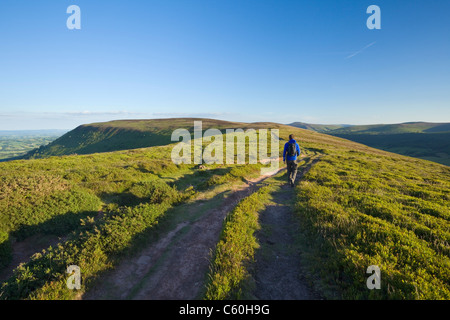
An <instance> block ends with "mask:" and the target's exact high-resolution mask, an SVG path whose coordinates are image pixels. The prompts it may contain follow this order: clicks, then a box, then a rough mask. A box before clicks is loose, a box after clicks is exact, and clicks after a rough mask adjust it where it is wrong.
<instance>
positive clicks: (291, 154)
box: [283, 134, 300, 187]
mask: <svg viewBox="0 0 450 320" xmlns="http://www.w3.org/2000/svg"><path fill="white" fill-rule="evenodd" d="M298 156H300V146H299V145H298V143H297V141H295V137H294V135H293V134H291V135H289V142H287V143H286V144H285V145H284V151H283V162H284V163H286V165H287V173H288V183H289V184H290V185H291V187H293V186H294V183H295V178H296V177H297V162H296V160H297V157H298Z"/></svg>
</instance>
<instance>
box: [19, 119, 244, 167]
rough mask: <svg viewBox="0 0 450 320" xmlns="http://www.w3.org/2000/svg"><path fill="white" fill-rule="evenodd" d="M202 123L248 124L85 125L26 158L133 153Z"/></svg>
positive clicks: (149, 122) (141, 122)
mask: <svg viewBox="0 0 450 320" xmlns="http://www.w3.org/2000/svg"><path fill="white" fill-rule="evenodd" d="M197 120H201V121H202V122H203V126H204V127H205V128H210V127H214V128H218V129H227V128H246V127H248V124H243V123H237V122H226V121H220V120H211V119H194V118H193V119H154V120H117V121H110V122H102V123H93V124H88V125H82V126H79V127H78V128H76V129H74V130H72V131H70V132H68V133H66V134H65V135H63V136H62V137H60V138H59V139H57V140H55V141H54V142H52V143H50V144H49V145H47V146H43V147H41V148H38V149H36V150H33V151H31V152H30V153H28V154H27V155H26V156H25V158H26V159H30V158H31V159H36V158H46V157H50V156H62V155H71V154H90V153H99V152H110V151H117V150H129V149H137V148H145V147H152V146H161V145H167V144H170V143H172V142H171V135H172V132H173V131H174V130H175V129H178V128H186V129H188V130H190V132H193V130H194V121H197Z"/></svg>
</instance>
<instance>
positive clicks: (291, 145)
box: [287, 142, 297, 157]
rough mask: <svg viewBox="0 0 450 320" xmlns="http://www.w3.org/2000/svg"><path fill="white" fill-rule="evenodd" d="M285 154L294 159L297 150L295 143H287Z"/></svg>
mask: <svg viewBox="0 0 450 320" xmlns="http://www.w3.org/2000/svg"><path fill="white" fill-rule="evenodd" d="M287 154H288V156H290V157H295V156H296V155H297V148H296V144H295V142H294V143H291V142H289V145H288V150H287Z"/></svg>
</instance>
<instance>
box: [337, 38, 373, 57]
mask: <svg viewBox="0 0 450 320" xmlns="http://www.w3.org/2000/svg"><path fill="white" fill-rule="evenodd" d="M375 43H376V41H374V42H372V43H369V44H368V45H367V46H365V47H364V48H362V49H361V50H358V51H356V52H355V53H352V54H351V55H349V56H348V57H347V58H345V59H350V58H353V57H354V56H356V55H358V54H360V53H361V52H363V51H364V50H366V49H367V48H369V47H371V46H373V45H374V44H375Z"/></svg>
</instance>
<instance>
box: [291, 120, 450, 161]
mask: <svg viewBox="0 0 450 320" xmlns="http://www.w3.org/2000/svg"><path fill="white" fill-rule="evenodd" d="M291 125H292V126H295V127H300V128H305V129H308V130H313V131H316V132H322V133H327V134H331V135H334V136H337V137H341V138H344V139H348V140H351V141H355V142H358V143H363V144H365V145H368V146H371V147H374V148H377V149H382V150H386V151H389V152H395V153H398V154H402V155H406V156H410V157H417V158H421V159H426V160H430V161H435V162H438V163H442V164H445V165H450V123H428V122H408V123H401V124H387V125H385V124H379V125H357V126H340V125H336V126H333V125H329V126H327V125H309V124H303V123H292V124H291Z"/></svg>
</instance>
